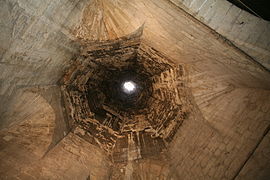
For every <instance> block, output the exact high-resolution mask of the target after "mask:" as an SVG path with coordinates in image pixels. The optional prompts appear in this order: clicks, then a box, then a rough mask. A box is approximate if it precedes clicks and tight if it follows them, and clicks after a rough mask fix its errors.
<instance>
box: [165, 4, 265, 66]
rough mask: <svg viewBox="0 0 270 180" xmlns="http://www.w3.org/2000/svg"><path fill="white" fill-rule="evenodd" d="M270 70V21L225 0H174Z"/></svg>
mask: <svg viewBox="0 0 270 180" xmlns="http://www.w3.org/2000/svg"><path fill="white" fill-rule="evenodd" d="M170 1H171V2H172V3H174V4H175V5H177V6H179V7H180V8H183V9H184V10H186V11H187V12H188V13H190V14H192V15H193V16H194V17H195V18H197V19H198V20H200V21H202V22H203V23H205V24H206V25H207V26H209V27H211V28H212V29H214V30H215V31H217V32H218V33H220V34H221V35H222V36H224V37H225V38H227V39H229V40H230V41H231V42H233V43H234V44H235V45H236V46H237V47H239V48H240V49H241V50H243V51H244V52H245V53H247V54H249V55H250V56H252V57H253V58H254V59H255V60H257V61H258V62H259V63H261V64H262V65H263V66H265V67H266V68H267V69H270V61H269V58H270V49H269V43H270V41H269V39H270V23H269V22H268V21H266V20H264V19H262V18H259V17H256V16H254V15H252V14H250V13H248V12H246V11H245V10H242V9H240V8H238V7H237V6H235V5H233V4H231V3H230V2H228V1H224V0H215V1H214V0H170Z"/></svg>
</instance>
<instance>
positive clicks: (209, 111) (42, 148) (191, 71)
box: [0, 0, 270, 180]
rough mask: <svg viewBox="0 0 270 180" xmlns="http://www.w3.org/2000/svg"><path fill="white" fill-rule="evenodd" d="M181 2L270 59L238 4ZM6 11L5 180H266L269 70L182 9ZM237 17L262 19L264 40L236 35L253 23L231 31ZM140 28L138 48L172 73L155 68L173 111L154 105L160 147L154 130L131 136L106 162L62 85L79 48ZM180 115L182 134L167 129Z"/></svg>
mask: <svg viewBox="0 0 270 180" xmlns="http://www.w3.org/2000/svg"><path fill="white" fill-rule="evenodd" d="M178 2H179V1H178ZM185 2H186V3H187V5H188V6H190V7H196V8H198V9H200V10H201V11H200V12H201V14H205V15H207V17H208V18H210V20H209V22H208V23H210V24H211V25H214V26H215V27H216V23H217V22H220V21H219V19H220V18H221V19H222V18H223V20H222V21H223V22H224V23H223V26H220V28H219V29H223V28H225V27H226V28H225V29H224V31H232V29H234V30H233V31H235V32H237V34H238V35H239V38H241V39H242V40H243V39H245V38H247V37H248V39H249V40H250V42H254V41H257V40H258V41H260V42H262V41H263V43H260V44H262V45H263V46H262V47H260V48H259V50H258V49H256V48H254V51H256V53H258V56H261V57H265V55H267V53H265V51H260V50H262V49H261V48H265V47H266V46H265V44H269V43H268V40H269V38H264V37H268V32H269V31H267V28H268V26H267V27H265V28H264V26H263V24H264V22H263V21H257V20H256V18H255V19H254V18H253V17H251V16H247V17H246V16H245V14H243V13H242V12H241V13H239V14H238V10H237V9H235V8H234V7H233V6H232V7H230V8H225V9H219V8H220V6H221V4H222V3H221V2H218V3H217V1H213V0H212V1H211V0H209V1H204V2H201V1H192V2H191V1H187V0H186V1H185ZM0 3H1V6H0V9H1V10H0V14H1V18H0V23H1V28H0V40H1V42H2V40H3V41H4V42H6V43H1V45H0V57H1V58H0V127H1V131H0V158H1V160H0V176H1V177H0V179H27V180H28V179H82V180H85V179H146V180H148V179H150V180H151V179H185V180H188V179H192V180H194V179H222V180H225V179H248V178H250V179H256V178H260V179H264V178H267V179H269V174H268V172H269V171H268V169H269V157H268V154H269V152H268V151H267V148H268V146H269V142H268V139H269V133H268V131H269V124H270V122H269V117H270V114H269V113H270V111H269V109H270V104H269V102H270V91H269V89H270V78H269V77H270V74H269V72H268V71H266V70H265V69H264V68H262V67H261V66H260V65H258V63H256V62H255V61H253V60H252V59H251V58H250V57H249V56H247V55H246V54H244V53H243V52H242V51H240V50H239V49H238V48H236V47H235V46H233V45H232V44H230V43H229V42H228V41H227V40H225V39H224V38H222V37H221V36H220V35H218V34H217V33H215V32H214V31H212V30H211V29H210V28H208V27H206V26H205V25H203V24H202V23H200V22H198V20H196V19H194V18H193V17H192V16H190V15H188V14H187V13H186V12H184V11H183V10H181V9H180V8H179V7H176V6H175V4H173V3H171V2H169V1H166V0H160V1H155V0H136V1H130V0H122V1H115V0H98V1H95V0H93V1H89V2H88V1H86V0H85V1H68V0H61V1H34V2H32V1H31V2H30V1H16V0H9V1H6V0H4V1H1V2H0ZM215 3H217V4H215ZM207 5H209V6H213V7H214V8H218V9H219V10H220V13H221V14H217V13H216V12H212V11H210V10H209V8H207V7H208V6H207ZM225 11H226V12H231V14H230V13H227V14H226V12H225ZM198 12H199V11H198ZM222 14H226V15H225V17H228V18H224V16H223V15H222ZM235 16H237V17H238V16H239V20H245V17H246V18H248V20H245V21H247V22H253V21H256V23H257V24H258V26H255V27H258V28H256V31H258V34H261V36H259V37H256V36H253V35H248V36H247V34H248V33H250V31H247V32H244V29H241V30H240V29H239V28H237V27H244V26H247V27H248V29H249V28H251V29H252V28H254V24H252V23H251V24H245V23H244V24H241V23H240V24H238V25H237V26H235V27H234V26H233V24H230V23H231V22H232V21H234V20H233V19H234V17H235ZM2 17H4V18H2ZM231 19H232V21H231ZM202 21H203V20H202ZM226 23H228V24H229V25H225V24H226ZM2 25H3V26H2ZM140 27H143V29H144V30H143V34H142V35H141V38H140V43H141V44H142V45H144V46H145V47H151V48H149V49H148V48H141V49H142V50H144V51H146V52H148V51H150V52H152V51H154V50H155V52H160V53H161V54H163V55H164V57H166V59H170V60H171V61H172V64H174V68H169V69H166V68H165V70H164V69H162V67H164V66H160V67H159V66H158V65H157V64H159V63H157V64H155V65H154V66H155V67H159V68H156V70H158V71H159V69H160V73H161V74H160V76H155V78H153V79H154V80H155V81H156V82H157V83H156V84H154V85H153V91H154V94H156V96H155V98H156V99H157V100H158V102H162V101H165V103H164V104H166V103H167V102H168V101H170V102H171V101H173V102H174V103H173V105H167V106H165V105H164V104H163V103H158V102H157V103H155V102H154V101H152V102H153V104H154V106H153V107H152V108H151V112H152V114H151V116H149V119H150V121H149V122H152V124H153V125H155V124H156V126H157V127H161V129H163V130H162V131H157V132H158V133H157V134H158V137H159V138H158V139H156V140H154V141H153V136H151V135H152V134H151V135H150V134H148V133H149V132H148V133H145V132H140V131H138V132H130V133H127V134H126V135H125V136H123V137H122V138H120V140H119V141H118V143H116V144H115V146H114V148H115V149H114V150H115V151H114V154H113V156H108V154H107V153H106V152H104V151H103V150H102V148H99V147H98V146H97V144H95V143H94V142H95V141H94V140H93V141H90V136H89V137H87V138H88V140H87V141H86V139H87V138H86V137H82V136H81V135H80V136H78V134H84V135H85V136H86V135H87V133H85V132H86V131H85V130H83V128H82V127H78V128H75V129H73V126H72V121H70V119H69V117H68V115H69V114H70V113H69V111H68V108H64V109H63V107H64V103H65V101H64V98H63V99H62V96H61V93H60V90H59V89H60V87H59V86H58V85H59V84H60V85H63V84H61V83H62V81H60V80H61V79H62V78H63V75H64V74H66V73H67V71H66V70H68V69H70V67H72V66H71V65H72V64H73V63H74V62H76V59H77V57H78V55H80V53H81V51H80V43H85V42H91V43H90V44H92V45H93V46H94V45H95V47H99V45H100V43H101V42H103V43H104V42H111V41H115V40H117V39H119V38H120V39H121V37H126V36H127V35H129V34H131V33H132V32H134V31H135V30H137V29H138V28H140ZM261 27H263V28H262V29H261ZM261 31H263V33H259V32H261ZM221 34H222V33H221ZM256 39H257V40H256ZM249 40H248V41H249ZM255 45H256V44H255ZM93 46H88V47H93ZM245 47H248V46H245ZM256 47H257V46H256ZM102 48H104V47H102ZM102 48H101V49H102ZM82 52H83V53H85V54H82V55H87V51H82ZM97 52H100V51H97ZM106 52H107V53H108V52H110V51H109V50H108V51H106ZM119 52H120V53H122V54H125V53H124V52H122V50H120V51H119ZM127 52H130V51H127ZM260 52H262V53H260ZM142 54H144V52H142ZM108 62H109V61H106V63H108ZM154 62H156V60H155V61H151V63H148V64H147V63H146V64H145V67H146V68H148V69H154V68H152V67H153V66H149V64H152V63H154ZM108 65H112V64H108ZM75 67H79V65H78V66H75ZM79 68H85V70H87V68H86V67H83V66H82V67H79ZM161 69H162V70H161ZM158 71H157V72H158ZM77 75H80V74H79V73H78V74H77ZM178 75H179V76H178ZM87 76H88V75H84V73H82V74H81V75H80V77H81V78H78V79H77V81H74V83H75V84H76V83H78V82H79V83H81V84H85V83H86V81H87V79H88V78H83V77H87ZM78 77H79V76H78ZM175 77H180V78H175ZM57 83H59V84H57ZM72 83H73V82H72ZM81 88H83V87H81ZM160 90H163V91H161V92H160ZM161 100H162V101H161ZM179 102H180V103H179ZM181 103H183V104H184V106H180V105H181ZM86 105H88V103H86ZM178 105H179V106H178ZM154 107H156V108H154ZM83 108H84V107H83V106H82V107H81V108H78V110H81V109H83ZM176 108H178V109H181V108H182V109H181V110H183V112H188V115H187V117H186V119H185V120H184V121H181V118H182V117H180V116H179V117H175V116H174V110H173V109H176ZM105 109H106V107H105ZM186 109H188V111H186ZM107 110H110V109H107ZM159 112H163V113H159ZM77 113H79V111H78V112H77ZM110 113H111V114H114V113H115V112H113V111H111V110H110ZM116 114H117V113H116ZM182 115H184V114H182ZM152 117H157V118H152ZM172 117H174V119H175V121H176V122H181V123H179V126H178V125H177V123H176V126H170V125H168V124H167V123H166V122H167V120H166V118H167V119H171V118H172ZM143 118H145V116H144V117H143ZM151 118H152V120H151ZM140 119H142V117H141V116H140V115H137V116H136V117H134V119H131V120H134V121H137V122H141V124H140V123H138V124H139V126H137V127H145V126H146V125H147V124H146V122H148V121H140ZM171 122H174V121H171ZM105 124H106V123H105ZM149 124H150V123H149ZM106 125H110V123H107V124H106ZM171 127H177V128H171ZM166 129H167V130H166ZM70 130H72V132H70ZM98 132H100V131H98ZM92 133H93V132H92ZM170 134H173V136H172V137H173V138H170V137H171V136H170ZM162 136H163V137H169V138H168V141H167V140H165V141H163V139H162V140H161V138H160V137H162ZM138 137H139V138H138ZM138 139H139V140H138ZM144 140H145V141H144ZM168 142H169V143H168ZM145 144H147V145H145ZM163 146H165V147H166V148H164V147H163ZM138 147H140V148H138ZM160 149H162V150H160ZM140 155H141V156H144V157H143V158H142V157H141V156H140ZM257 163H258V165H257Z"/></svg>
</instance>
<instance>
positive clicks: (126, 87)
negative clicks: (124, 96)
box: [122, 81, 136, 93]
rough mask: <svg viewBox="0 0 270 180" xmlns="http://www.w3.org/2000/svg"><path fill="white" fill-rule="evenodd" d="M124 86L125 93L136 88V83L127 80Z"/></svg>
mask: <svg viewBox="0 0 270 180" xmlns="http://www.w3.org/2000/svg"><path fill="white" fill-rule="evenodd" d="M122 88H123V90H124V92H125V93H132V92H134V91H135V89H136V84H135V83H134V82H132V81H126V82H124V83H123V86H122Z"/></svg>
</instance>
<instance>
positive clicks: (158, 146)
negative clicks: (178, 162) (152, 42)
mask: <svg viewBox="0 0 270 180" xmlns="http://www.w3.org/2000/svg"><path fill="white" fill-rule="evenodd" d="M142 32H143V27H141V28H139V29H138V30H137V31H135V32H134V33H132V34H130V35H128V36H125V37H121V38H118V39H116V40H111V41H100V42H95V43H91V42H88V41H82V42H81V51H80V53H79V54H78V56H77V57H76V59H75V60H74V64H73V65H72V66H71V68H70V69H69V70H68V71H67V73H66V75H65V76H64V77H63V79H62V83H63V84H64V85H63V86H62V92H63V95H64V96H63V97H64V101H65V107H66V111H67V113H68V115H69V126H70V128H71V129H72V130H73V131H74V132H75V134H77V135H79V136H80V137H83V138H84V139H85V140H87V141H88V142H90V143H92V144H96V145H98V146H99V147H101V148H102V149H103V150H105V151H106V152H107V153H108V155H110V157H111V158H112V161H113V162H122V163H123V162H127V161H128V160H130V159H133V160H135V159H142V158H147V157H151V156H158V155H159V154H160V153H161V152H162V151H163V150H164V149H165V148H166V146H167V145H168V144H169V143H170V142H171V140H172V139H173V136H174V135H175V133H176V131H177V129H178V128H179V126H180V125H181V124H182V122H183V121H184V120H185V119H186V118H187V117H188V114H189V109H188V106H187V105H188V104H189V100H188V98H187V96H186V94H187V91H188V88H187V87H186V86H185V79H184V78H183V75H184V73H185V72H184V68H183V67H182V66H181V65H176V64H174V63H173V62H172V61H170V60H169V59H168V58H166V57H165V56H164V55H163V54H162V53H160V52H158V51H157V50H155V49H154V48H151V47H149V46H147V45H146V44H144V43H142V42H141V40H140V38H141V35H142ZM128 81H131V82H134V83H135V85H136V89H135V92H134V93H131V94H127V93H125V92H124V91H123V89H122V88H123V87H122V84H123V83H124V82H128ZM131 144H132V145H133V146H134V147H133V149H132V150H131V151H132V152H133V154H132V155H131V154H130V153H128V152H130V150H129V149H128V147H129V146H130V145H131Z"/></svg>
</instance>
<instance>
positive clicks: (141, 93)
mask: <svg viewBox="0 0 270 180" xmlns="http://www.w3.org/2000/svg"><path fill="white" fill-rule="evenodd" d="M143 71H144V70H143V67H141V66H139V65H134V66H130V67H127V68H125V69H123V70H108V71H106V75H104V78H103V80H101V81H100V82H99V85H98V86H99V87H98V88H99V90H100V92H101V93H102V94H104V96H105V99H104V103H105V104H107V105H108V106H110V107H113V109H117V110H118V111H123V112H128V113H130V114H136V113H137V111H138V110H140V109H143V108H146V107H147V105H148V100H149V98H150V97H151V95H152V80H151V77H149V76H148V75H147V74H146V73H143ZM89 81H91V78H90V79H89ZM128 81H132V82H134V83H135V85H136V89H135V90H134V91H133V92H132V93H126V92H124V91H123V83H124V82H128ZM89 91H90V92H91V86H89ZM89 99H90V98H89ZM89 102H91V101H89Z"/></svg>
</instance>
